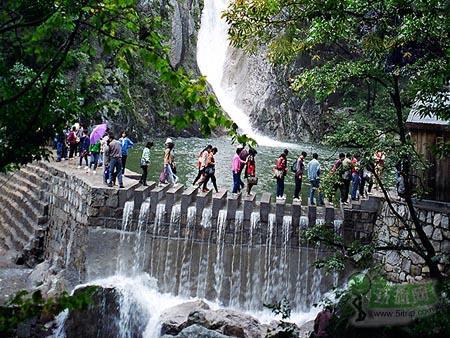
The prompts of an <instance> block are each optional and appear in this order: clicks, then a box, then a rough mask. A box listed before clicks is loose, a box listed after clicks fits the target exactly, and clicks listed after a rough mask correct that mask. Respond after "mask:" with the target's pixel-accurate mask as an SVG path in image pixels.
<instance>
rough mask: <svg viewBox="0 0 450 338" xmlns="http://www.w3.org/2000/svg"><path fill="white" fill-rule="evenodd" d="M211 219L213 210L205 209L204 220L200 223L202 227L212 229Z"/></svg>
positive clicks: (203, 212)
mask: <svg viewBox="0 0 450 338" xmlns="http://www.w3.org/2000/svg"><path fill="white" fill-rule="evenodd" d="M211 218H212V209H211V208H205V209H203V211H202V220H201V222H200V225H201V226H202V227H203V228H211Z"/></svg>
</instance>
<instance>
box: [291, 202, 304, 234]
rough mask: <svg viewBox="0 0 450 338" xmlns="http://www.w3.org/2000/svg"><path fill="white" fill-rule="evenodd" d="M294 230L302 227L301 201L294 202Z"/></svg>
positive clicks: (292, 211)
mask: <svg viewBox="0 0 450 338" xmlns="http://www.w3.org/2000/svg"><path fill="white" fill-rule="evenodd" d="M291 215H292V228H298V227H299V226H300V216H301V215H302V204H301V201H293V202H292V209H291Z"/></svg>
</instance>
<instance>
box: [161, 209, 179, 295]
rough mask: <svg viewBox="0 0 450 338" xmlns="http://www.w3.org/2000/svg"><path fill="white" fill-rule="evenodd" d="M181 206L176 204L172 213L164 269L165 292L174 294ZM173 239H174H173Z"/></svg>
mask: <svg viewBox="0 0 450 338" xmlns="http://www.w3.org/2000/svg"><path fill="white" fill-rule="evenodd" d="M180 216H181V204H179V203H178V204H175V205H174V206H173V207H172V211H171V213H170V224H169V234H168V236H167V250H166V264H165V267H164V276H163V283H162V284H163V287H162V289H163V290H164V291H165V292H173V291H174V289H175V286H176V283H177V279H176V274H174V273H173V270H172V269H173V266H174V264H176V263H175V262H174V260H176V259H177V257H178V247H179V246H178V241H177V240H176V238H177V237H178V234H179V232H180ZM172 237H173V238H174V239H172Z"/></svg>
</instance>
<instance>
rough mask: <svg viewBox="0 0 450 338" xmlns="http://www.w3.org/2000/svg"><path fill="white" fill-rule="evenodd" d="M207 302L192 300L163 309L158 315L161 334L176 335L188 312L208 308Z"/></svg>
mask: <svg viewBox="0 0 450 338" xmlns="http://www.w3.org/2000/svg"><path fill="white" fill-rule="evenodd" d="M209 309H210V308H209V306H208V304H206V303H205V302H204V301H201V300H197V301H193V302H187V303H182V304H179V305H177V306H174V307H171V308H170V309H168V310H166V311H164V312H163V313H162V314H161V316H160V321H161V335H164V334H169V335H172V336H173V335H176V334H178V333H179V332H181V331H182V330H183V328H184V324H185V323H186V321H187V319H188V317H189V314H190V313H191V312H193V311H196V310H209Z"/></svg>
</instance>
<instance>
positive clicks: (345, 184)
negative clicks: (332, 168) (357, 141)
mask: <svg viewBox="0 0 450 338" xmlns="http://www.w3.org/2000/svg"><path fill="white" fill-rule="evenodd" d="M351 156H352V155H351V154H350V153H347V155H345V158H344V159H343V160H342V169H341V170H342V184H341V203H342V204H343V205H347V200H348V193H349V191H350V181H351V179H352V161H351V159H350V157H351Z"/></svg>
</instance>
